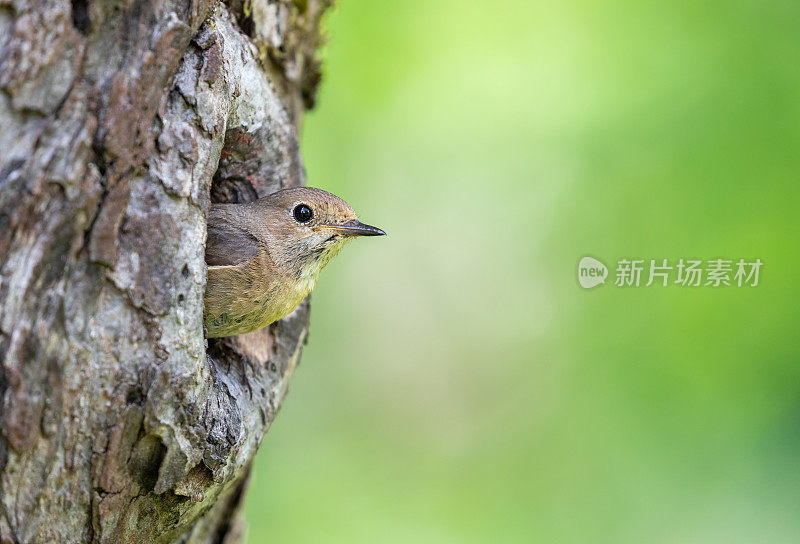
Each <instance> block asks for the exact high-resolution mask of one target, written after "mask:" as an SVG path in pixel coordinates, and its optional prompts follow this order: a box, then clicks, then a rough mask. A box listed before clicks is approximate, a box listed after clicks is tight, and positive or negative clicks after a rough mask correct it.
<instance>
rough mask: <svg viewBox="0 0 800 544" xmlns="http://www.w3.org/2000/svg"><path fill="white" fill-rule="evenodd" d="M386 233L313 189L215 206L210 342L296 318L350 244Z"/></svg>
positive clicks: (209, 254)
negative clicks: (328, 266) (322, 274)
mask: <svg viewBox="0 0 800 544" xmlns="http://www.w3.org/2000/svg"><path fill="white" fill-rule="evenodd" d="M383 234H386V233H385V232H383V231H382V230H381V229H379V228H377V227H372V226H370V225H365V224H364V223H361V222H360V221H359V220H358V217H356V214H355V212H354V211H353V209H352V208H351V207H350V206H349V205H348V204H347V202H345V201H344V200H342V199H341V198H339V197H337V196H335V195H332V194H331V193H328V192H327V191H323V190H322V189H314V188H312V187H298V188H295V189H284V190H282V191H278V192H276V193H273V194H271V195H269V196H266V197H264V198H261V199H259V200H257V201H255V202H250V203H247V204H212V205H211V210H210V211H209V213H208V238H207V241H206V264H207V265H208V284H207V285H206V295H205V313H204V315H203V318H204V322H205V327H206V332H207V336H208V338H218V337H221V336H233V335H235V334H244V333H248V332H252V331H255V330H258V329H260V328H262V327H266V326H267V325H269V324H270V323H273V322H274V321H277V320H279V319H281V318H282V317H284V316H286V315H288V314H289V313H291V312H292V311H293V310H294V309H295V308H297V305H298V304H300V302H302V301H303V299H304V298H306V296H307V295H308V294H309V293H310V292H311V290H312V289H313V288H314V285H315V284H316V283H317V278H318V277H319V273H320V272H321V271H322V269H323V268H324V267H325V265H326V264H328V261H330V260H331V259H332V258H333V256H334V255H336V254H337V253H339V250H341V249H342V246H344V244H345V242H347V241H349V240H352V239H353V238H354V237H356V236H381V235H383Z"/></svg>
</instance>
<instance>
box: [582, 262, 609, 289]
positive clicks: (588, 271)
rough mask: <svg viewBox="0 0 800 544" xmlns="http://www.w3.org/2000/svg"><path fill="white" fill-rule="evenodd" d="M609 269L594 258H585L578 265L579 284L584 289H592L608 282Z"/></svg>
mask: <svg viewBox="0 0 800 544" xmlns="http://www.w3.org/2000/svg"><path fill="white" fill-rule="evenodd" d="M607 277H608V268H606V265H604V264H603V263H601V262H600V261H598V260H597V259H595V258H593V257H584V258H582V259H581V261H580V262H579V263H578V283H580V284H581V287H583V288H584V289H591V288H592V287H596V286H598V285H600V284H601V283H605V282H606V278H607Z"/></svg>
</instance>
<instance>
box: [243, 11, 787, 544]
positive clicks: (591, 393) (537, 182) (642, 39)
mask: <svg viewBox="0 0 800 544" xmlns="http://www.w3.org/2000/svg"><path fill="white" fill-rule="evenodd" d="M798 21H800V4H798V3H797V2H796V0H786V1H780V0H765V1H756V0H750V1H737V0H726V1H718V0H709V1H703V2H697V1H696V0H693V1H683V0H678V1H674V2H661V3H655V2H640V1H633V0H630V1H619V0H607V1H603V2H598V1H580V0H566V1H565V0H558V1H555V0H546V1H542V2H531V1H529V0H495V1H493V2H484V1H477V0H436V1H434V2H430V1H422V0H404V1H402V2H389V1H382V2H376V1H374V0H341V1H340V2H339V4H338V6H337V7H336V9H334V11H333V12H332V13H331V14H330V16H329V18H328V20H327V28H328V34H329V36H330V42H329V45H328V46H327V47H326V49H325V52H324V56H325V80H324V83H323V86H322V88H321V93H320V95H319V102H318V106H317V109H316V110H315V111H314V112H312V113H311V114H310V115H308V117H307V119H306V121H305V127H304V133H303V141H302V146H303V149H304V153H305V158H306V163H307V169H308V179H309V184H310V185H315V186H319V187H322V188H325V189H328V190H331V191H333V192H335V193H337V194H339V195H341V196H342V197H344V198H345V199H346V200H348V201H349V202H350V203H351V204H352V205H353V206H354V208H355V209H356V211H357V212H358V213H359V215H360V217H361V218H362V219H363V220H364V221H366V222H369V223H374V224H377V225H379V226H381V227H383V228H385V230H386V231H387V232H389V236H388V237H386V238H382V239H366V240H359V241H357V242H354V243H353V244H352V245H350V246H349V247H347V248H346V249H345V251H344V252H343V254H342V255H341V256H340V257H338V258H337V259H335V260H334V261H333V262H332V263H331V264H330V265H329V267H328V269H326V271H325V273H323V277H322V279H321V280H320V282H319V284H318V286H317V289H316V290H315V292H314V296H313V312H312V327H311V335H310V341H309V344H308V346H307V348H306V350H305V353H304V356H303V361H302V364H301V366H300V367H299V369H298V371H297V373H296V374H295V377H294V379H293V381H292V384H291V393H290V395H289V397H288V399H287V401H286V403H285V404H284V407H283V410H282V412H281V414H280V415H279V417H278V419H277V421H276V423H275V424H274V426H273V428H272V429H271V430H270V432H269V433H268V434H267V436H266V438H265V440H264V443H263V445H262V447H261V450H260V452H259V454H258V457H257V460H256V464H255V469H254V475H253V480H252V484H251V486H250V490H249V494H248V499H247V505H246V516H247V519H248V522H249V527H250V529H249V537H248V538H249V540H248V542H249V543H251V544H256V543H262V542H303V543H317V542H319V543H331V542H333V543H335V542H347V543H376V542H380V543H401V542H402V543H407V542H414V543H473V542H474V543H485V542H548V543H551V542H552V543H556V542H557V543H580V544H584V543H589V542H591V543H593V544H597V543H606V542H607V543H614V544H620V543H623V544H624V543H635V544H641V543H648V544H653V543H680V544H691V543H703V544H705V543H716V542H720V543H723V542H724V543H726V544H732V543H770V544H773V543H796V542H800V515H798V512H800V342H799V341H798V329H799V326H800V302H799V301H800V285H799V284H798V279H799V278H800V275H798V270H800V258H799V255H800V252H798V235H800V220H798V204H800V186H798V174H800V62H799V61H798V51H800V33H798V31H797V28H798V26H797V25H798ZM587 254H588V255H593V256H595V257H598V258H600V259H601V260H603V261H604V262H605V263H606V264H607V265H609V267H613V266H614V264H615V263H616V261H617V260H618V259H622V258H645V259H650V258H656V259H662V258H668V259H670V260H673V261H674V260H677V259H679V258H681V257H683V258H700V259H712V258H717V257H726V258H732V259H738V258H740V257H742V258H747V259H754V258H760V259H761V260H762V261H763V262H764V266H763V268H762V271H761V278H760V285H759V286H758V287H756V288H735V287H730V288H722V289H713V288H711V287H702V288H695V289H688V288H682V287H679V286H671V287H666V288H664V287H655V286H653V287H649V288H644V287H641V288H638V289H623V288H618V287H614V286H613V285H611V284H607V285H604V286H601V287H597V288H595V289H593V290H591V291H587V290H583V289H581V288H580V287H579V286H578V283H577V279H576V264H577V262H578V259H579V258H580V257H582V256H583V255H587ZM612 273H613V270H612Z"/></svg>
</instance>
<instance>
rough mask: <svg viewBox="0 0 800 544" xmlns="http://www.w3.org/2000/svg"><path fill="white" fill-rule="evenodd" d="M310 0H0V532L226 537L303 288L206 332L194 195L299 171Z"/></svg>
mask: <svg viewBox="0 0 800 544" xmlns="http://www.w3.org/2000/svg"><path fill="white" fill-rule="evenodd" d="M327 3H328V0H293V1H291V0H229V1H227V2H224V3H218V2H217V1H215V0H72V1H71V2H70V1H69V0H0V402H1V404H0V542H2V543H4V544H5V543H28V542H31V543H36V542H60V543H61V542H63V543H72V542H98V543H118V542H157V543H167V542H180V543H212V542H214V543H217V542H219V543H222V542H224V543H226V544H230V543H234V542H238V541H240V539H241V535H242V521H241V518H240V508H241V503H242V499H243V496H244V492H245V488H246V484H247V479H248V472H249V467H250V463H251V461H252V459H253V456H254V454H255V452H256V449H257V448H258V445H259V444H260V442H261V439H262V437H263V435H264V433H265V432H266V430H267V429H268V428H269V425H270V423H271V422H272V421H273V419H274V417H275V415H276V412H277V411H278V409H279V407H280V405H281V402H282V400H283V397H284V395H285V393H286V389H287V384H288V380H289V378H290V377H291V375H292V372H293V370H294V369H295V367H296V366H297V364H298V361H299V358H300V354H301V350H302V345H303V343H304V341H305V339H306V336H307V331H308V316H309V308H308V304H307V302H306V303H303V304H302V305H301V306H300V307H299V308H298V309H297V310H296V311H295V312H294V313H293V314H291V315H290V316H288V317H287V318H285V319H283V320H282V321H280V322H278V323H275V324H273V325H272V326H270V327H269V328H267V329H264V330H262V331H258V332H256V333H252V334H248V335H243V336H239V337H234V338H227V339H222V340H219V341H217V340H213V341H206V340H205V339H204V336H203V330H202V314H203V292H204V288H205V281H206V269H205V263H204V241H205V233H206V220H205V218H206V214H207V211H208V207H209V204H210V202H212V201H217V202H223V201H228V202H230V201H247V200H253V199H255V198H257V197H258V196H263V195H266V194H269V193H271V192H273V191H275V190H277V189H279V188H282V187H288V186H296V185H301V184H303V183H304V181H305V180H304V177H305V173H304V170H303V166H302V162H301V159H300V155H299V152H298V144H297V127H298V122H299V119H300V115H301V113H302V111H303V109H304V108H305V107H309V106H310V105H311V103H312V101H313V96H314V91H315V87H316V85H317V82H318V81H319V63H318V61H317V60H316V58H315V50H316V48H317V45H318V43H319V19H320V17H321V15H322V13H323V11H324V10H325V9H326V7H327Z"/></svg>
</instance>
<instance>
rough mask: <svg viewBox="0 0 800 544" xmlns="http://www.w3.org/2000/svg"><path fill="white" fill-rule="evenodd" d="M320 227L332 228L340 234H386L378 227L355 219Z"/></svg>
mask: <svg viewBox="0 0 800 544" xmlns="http://www.w3.org/2000/svg"><path fill="white" fill-rule="evenodd" d="M321 228H323V229H325V230H332V231H334V232H335V233H336V234H341V235H343V236H383V235H385V234H386V233H385V232H383V231H382V230H381V229H379V228H378V227H373V226H372V225H365V224H364V223H362V222H361V221H358V220H356V219H353V220H352V221H348V222H347V223H345V224H343V225H326V226H324V227H321Z"/></svg>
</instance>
